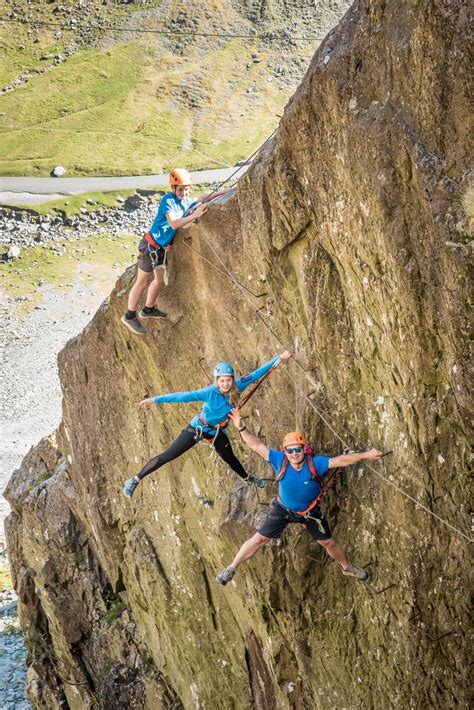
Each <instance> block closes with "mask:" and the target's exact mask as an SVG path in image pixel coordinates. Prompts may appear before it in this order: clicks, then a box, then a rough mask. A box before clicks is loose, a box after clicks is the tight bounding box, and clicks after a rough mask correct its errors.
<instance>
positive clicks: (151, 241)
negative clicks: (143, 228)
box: [145, 232, 172, 251]
mask: <svg viewBox="0 0 474 710" xmlns="http://www.w3.org/2000/svg"><path fill="white" fill-rule="evenodd" d="M145 239H146V240H147V242H148V244H149V245H150V246H152V247H153V248H154V249H163V250H164V251H168V249H171V246H172V242H170V243H169V244H167V245H166V246H165V247H162V246H161V244H158V242H155V240H154V239H153V237H152V236H151V234H150V232H147V233H146V234H145Z"/></svg>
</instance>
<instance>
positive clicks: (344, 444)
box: [196, 136, 474, 542]
mask: <svg viewBox="0 0 474 710" xmlns="http://www.w3.org/2000/svg"><path fill="white" fill-rule="evenodd" d="M271 137H272V136H270V137H269V138H268V139H267V141H268V140H269V139H270V138H271ZM267 141H266V142H267ZM263 145H265V144H263ZM216 191H217V188H216ZM196 225H197V227H198V229H199V230H200V232H201V234H202V235H203V237H204V239H205V241H206V243H207V245H208V246H209V248H210V249H211V251H212V252H213V254H214V255H215V256H216V257H217V259H218V260H219V261H220V263H221V264H222V266H223V271H224V272H225V275H226V276H227V277H228V278H229V279H230V280H231V281H232V282H233V283H234V284H235V285H236V286H237V288H238V289H239V290H240V292H241V293H242V295H243V296H244V298H245V299H246V300H247V301H248V302H249V303H250V304H251V306H252V308H253V309H254V310H255V312H256V314H257V315H259V313H261V309H260V308H259V307H258V306H257V305H256V304H255V303H253V302H252V301H251V300H250V298H249V295H248V293H247V292H246V290H245V288H244V287H243V285H242V284H241V283H240V282H239V281H238V279H236V277H235V276H234V274H233V273H232V272H231V271H230V269H229V268H228V267H227V265H226V264H225V262H224V261H223V259H222V258H221V257H220V255H219V253H218V252H217V251H216V249H215V248H214V246H213V244H212V241H211V240H210V239H209V238H208V237H207V235H206V233H205V231H204V229H203V227H202V225H201V224H200V223H199V222H196ZM259 320H260V321H261V323H263V325H264V326H265V328H266V329H267V330H268V331H269V333H270V334H271V335H272V337H273V338H275V339H276V340H277V341H278V343H279V344H280V345H281V344H282V341H281V339H280V338H279V337H278V336H277V334H276V333H275V332H274V331H273V329H272V328H271V327H270V326H269V325H268V324H267V323H266V322H265V321H264V320H263V318H261V317H259ZM293 359H294V361H295V364H296V365H297V366H298V367H299V368H300V369H301V370H302V371H303V373H304V376H305V378H306V379H307V380H308V381H309V377H308V373H307V372H306V371H305V368H304V367H303V366H302V365H301V364H300V363H298V361H297V360H296V359H295V358H293ZM286 373H287V375H288V377H289V378H290V379H291V381H292V382H293V384H294V386H295V389H297V390H298V391H299V392H300V393H301V395H302V396H303V398H304V399H305V400H306V401H307V402H308V403H309V405H310V406H311V407H312V409H313V410H314V411H315V412H316V414H317V415H318V416H319V418H320V419H321V420H322V421H323V422H324V424H325V425H326V426H327V427H328V428H329V429H330V431H331V432H332V433H333V434H334V436H335V437H336V438H337V439H338V440H339V441H340V442H341V443H342V444H343V446H344V447H345V448H349V447H348V445H347V443H346V442H345V441H344V440H343V439H342V437H341V436H340V435H339V434H338V432H337V431H336V430H335V429H334V427H333V426H331V424H330V423H329V422H328V420H327V418H326V417H325V416H324V415H323V413H322V412H321V411H320V410H319V409H318V407H316V405H315V404H314V402H313V401H312V400H311V399H310V398H309V396H308V395H307V394H306V393H305V392H304V390H303V389H302V388H301V387H300V386H299V385H298V383H297V382H296V380H295V379H294V378H293V377H292V376H291V374H290V372H289V371H288V368H287V369H286ZM325 414H326V416H329V417H330V418H331V419H332V420H333V421H334V422H335V423H337V425H338V426H340V427H341V428H342V429H344V430H345V431H346V432H347V433H348V434H349V435H350V436H351V437H352V438H353V439H354V441H356V442H358V443H361V439H359V438H358V437H357V436H355V434H353V433H352V432H350V431H349V430H348V429H346V428H345V427H344V426H343V425H342V424H340V422H337V420H336V418H335V417H333V416H332V415H328V413H327V412H326V413H325ZM362 443H363V442H362ZM363 448H367V445H366V444H364V443H363ZM366 466H367V468H368V469H369V470H370V471H372V472H373V473H375V474H376V475H377V476H378V477H379V478H380V479H381V480H383V481H385V483H387V484H388V485H390V486H391V487H392V488H393V489H394V490H396V491H397V492H398V493H400V494H401V495H403V496H404V497H405V498H407V499H408V500H410V501H412V502H413V503H414V504H415V505H416V506H417V507H418V508H420V509H421V510H423V511H424V512H425V513H427V514H428V515H431V516H432V517H433V518H436V519H437V520H439V521H440V522H441V523H443V524H444V525H446V526H447V527H449V528H450V529H451V530H453V531H454V532H455V533H457V534H458V535H460V536H461V537H463V538H465V539H466V540H468V542H474V540H473V539H472V538H470V537H469V536H468V535H466V533H464V532H463V531H462V530H459V528H457V527H455V526H454V525H452V524H451V523H449V522H448V521H447V520H445V519H444V518H442V517H441V516H439V515H437V513H434V512H433V511H432V510H430V509H429V508H427V507H426V506H425V505H423V503H420V502H419V501H418V500H417V499H416V498H414V497H413V496H412V495H410V494H409V493H407V492H406V491H405V490H403V489H402V488H400V487H399V486H397V485H396V484H395V483H393V481H390V479H388V478H387V477H386V476H384V475H383V474H381V473H380V472H379V471H377V470H376V469H375V468H374V467H373V466H371V465H370V464H366Z"/></svg>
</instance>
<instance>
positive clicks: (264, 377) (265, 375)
mask: <svg viewBox="0 0 474 710" xmlns="http://www.w3.org/2000/svg"><path fill="white" fill-rule="evenodd" d="M280 362H281V358H280V357H279V358H278V360H276V361H275V362H274V363H273V365H272V366H271V368H270V369H269V370H268V372H266V373H265V374H264V375H263V377H261V378H260V379H259V380H258V382H257V383H256V384H255V385H254V386H253V387H252V389H251V390H250V391H249V392H248V393H247V394H246V395H245V397H243V398H242V399H241V400H240V402H239V403H238V405H237V406H238V408H239V409H242V407H243V406H244V404H247V402H248V401H249V399H250V397H251V396H252V395H253V394H254V393H255V392H256V391H257V390H258V388H259V387H260V385H261V384H262V382H264V381H265V380H266V379H267V377H269V376H270V375H271V373H272V372H273V370H275V369H276V368H277V367H278V365H279V364H280Z"/></svg>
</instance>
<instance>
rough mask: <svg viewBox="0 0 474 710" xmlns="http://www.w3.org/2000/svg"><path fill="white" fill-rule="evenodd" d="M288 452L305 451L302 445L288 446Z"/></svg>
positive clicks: (297, 452)
mask: <svg viewBox="0 0 474 710" xmlns="http://www.w3.org/2000/svg"><path fill="white" fill-rule="evenodd" d="M285 450H286V452H287V453H288V454H300V453H301V452H302V451H303V447H302V446H287V447H286V448H285Z"/></svg>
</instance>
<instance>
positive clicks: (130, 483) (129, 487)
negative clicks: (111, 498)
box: [123, 478, 140, 498]
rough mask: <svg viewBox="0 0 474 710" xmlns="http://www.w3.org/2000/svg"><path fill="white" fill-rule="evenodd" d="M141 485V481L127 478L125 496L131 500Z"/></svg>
mask: <svg viewBox="0 0 474 710" xmlns="http://www.w3.org/2000/svg"><path fill="white" fill-rule="evenodd" d="M139 483H140V481H137V479H136V478H127V480H126V481H125V483H124V486H123V493H124V495H126V496H127V498H131V497H132V496H133V494H134V492H135V488H136V487H137V486H138V484H139Z"/></svg>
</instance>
